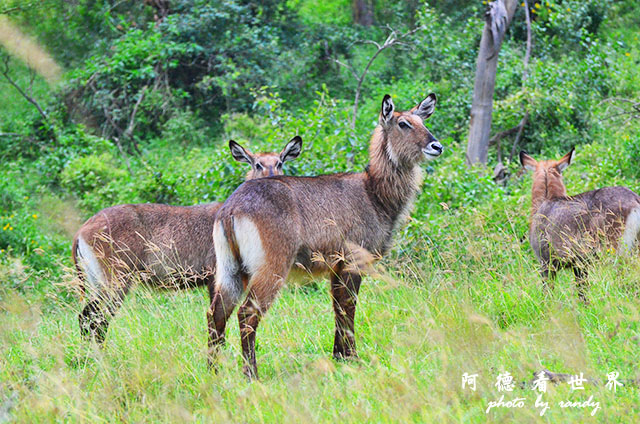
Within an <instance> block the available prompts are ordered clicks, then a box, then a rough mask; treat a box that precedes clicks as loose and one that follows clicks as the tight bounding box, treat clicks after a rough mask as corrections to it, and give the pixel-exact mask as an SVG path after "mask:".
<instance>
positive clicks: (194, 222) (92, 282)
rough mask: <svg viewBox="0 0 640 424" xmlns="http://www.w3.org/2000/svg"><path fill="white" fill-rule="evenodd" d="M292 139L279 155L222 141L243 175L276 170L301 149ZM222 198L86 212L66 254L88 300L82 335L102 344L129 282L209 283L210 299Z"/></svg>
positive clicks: (82, 316)
mask: <svg viewBox="0 0 640 424" xmlns="http://www.w3.org/2000/svg"><path fill="white" fill-rule="evenodd" d="M301 146H302V139H301V138H300V137H298V136H296V137H294V138H293V139H292V140H291V141H290V142H289V143H288V144H287V145H286V147H285V148H284V149H283V150H282V152H280V153H258V154H252V153H251V152H250V151H248V150H246V149H244V148H243V147H242V146H241V145H239V144H238V143H236V142H235V141H233V140H231V141H229V148H230V149H231V153H232V154H233V157H234V158H235V159H236V160H237V161H240V162H247V163H249V164H250V165H251V171H249V173H248V174H247V176H246V179H247V180H250V179H256V178H262V177H269V176H274V175H281V174H282V165H283V163H284V162H286V161H289V160H293V159H295V158H296V157H298V155H299V154H300V151H301ZM221 206H222V203H209V204H204V205H195V206H170V205H162V204H154V203H145V204H137V205H117V206H113V207H110V208H106V209H103V210H102V211H100V212H98V213H97V214H95V215H94V216H93V217H91V218H90V219H89V220H88V221H87V222H85V223H84V225H83V226H82V227H81V228H80V230H78V232H77V233H76V235H75V237H74V239H73V247H72V257H73V261H74V263H75V265H76V269H77V270H78V275H79V276H80V280H81V281H82V282H83V285H84V287H83V288H84V289H85V290H86V289H89V290H88V291H89V295H90V301H89V303H88V304H87V305H86V306H85V308H84V309H83V311H82V313H81V314H80V316H79V320H80V331H81V333H82V335H83V336H85V337H87V336H90V335H94V337H95V339H96V340H97V341H98V342H100V343H101V342H103V341H104V338H105V335H106V332H107V328H108V325H109V322H108V321H109V319H110V318H111V317H112V316H113V315H114V314H115V312H116V311H117V309H118V308H119V307H120V305H121V304H122V301H123V300H124V297H125V296H126V294H127V292H128V291H129V289H130V288H131V286H132V285H133V284H134V282H136V281H140V280H142V281H146V282H148V283H150V284H153V285H155V286H158V287H163V286H164V287H195V286H204V285H206V286H208V288H209V294H210V296H213V285H214V278H213V275H214V270H215V262H216V260H215V252H214V250H213V237H212V229H213V223H214V219H215V215H216V212H217V211H218V209H219V208H220V207H221Z"/></svg>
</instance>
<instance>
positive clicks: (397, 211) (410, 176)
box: [365, 125, 422, 223]
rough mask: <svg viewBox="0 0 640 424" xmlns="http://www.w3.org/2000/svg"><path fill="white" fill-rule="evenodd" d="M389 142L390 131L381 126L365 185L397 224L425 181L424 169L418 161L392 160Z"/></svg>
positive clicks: (371, 148) (373, 148)
mask: <svg viewBox="0 0 640 424" xmlns="http://www.w3.org/2000/svg"><path fill="white" fill-rule="evenodd" d="M388 143H389V140H388V134H387V133H386V132H385V131H384V129H383V128H382V127H381V126H380V125H378V127H377V128H376V130H375V131H374V133H373V137H372V138H371V147H370V150H369V166H368V168H367V170H366V171H365V185H366V187H367V190H368V191H369V192H370V193H371V194H372V195H373V196H374V197H375V199H376V200H377V203H378V204H379V205H380V207H381V208H382V210H383V211H384V212H385V213H386V214H387V215H388V216H389V218H390V219H391V220H392V221H393V222H394V223H396V221H397V220H398V218H399V217H401V215H403V214H405V213H406V212H407V211H408V209H409V208H410V207H411V205H412V203H413V201H414V199H415V196H416V193H417V192H418V190H419V188H420V185H421V184H422V170H421V169H420V166H419V164H418V163H413V164H406V163H403V162H398V161H397V159H396V160H395V161H392V160H391V158H390V156H389V151H388V150H387V144H388Z"/></svg>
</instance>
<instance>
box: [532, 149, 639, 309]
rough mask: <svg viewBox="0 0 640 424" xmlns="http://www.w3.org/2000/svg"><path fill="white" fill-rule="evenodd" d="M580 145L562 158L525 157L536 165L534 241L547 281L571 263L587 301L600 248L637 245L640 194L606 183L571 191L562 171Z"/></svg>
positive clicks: (582, 297)
mask: <svg viewBox="0 0 640 424" xmlns="http://www.w3.org/2000/svg"><path fill="white" fill-rule="evenodd" d="M573 155H574V150H571V151H570V152H569V153H567V154H566V155H565V156H564V157H562V159H560V160H546V161H541V162H538V161H536V160H535V159H533V158H532V157H531V156H529V155H528V154H526V153H524V152H520V162H521V164H522V166H523V167H524V168H525V169H528V170H531V171H533V187H532V189H531V227H530V232H529V238H530V242H531V247H532V248H533V251H534V253H535V255H536V257H537V258H538V261H539V262H540V273H541V276H542V278H543V279H544V280H545V283H547V282H548V281H549V280H553V278H554V277H555V273H556V271H558V270H559V269H561V268H571V269H572V270H573V272H574V274H575V276H576V279H577V284H578V295H579V296H580V299H581V300H582V301H584V302H587V297H586V277H587V272H586V270H585V266H586V265H587V264H588V262H589V261H590V260H592V259H593V258H594V254H595V253H597V251H598V250H600V249H602V248H603V247H604V248H612V249H616V250H620V251H625V252H630V251H633V250H634V249H635V248H636V247H637V244H638V237H639V235H640V196H638V195H637V194H636V193H634V192H633V191H631V190H629V189H628V188H626V187H604V188H601V189H597V190H593V191H588V192H585V193H581V194H577V195H574V196H567V190H566V188H565V186H564V183H563V181H562V172H563V171H564V170H565V169H566V168H567V167H568V166H569V165H570V164H571V160H572V159H573Z"/></svg>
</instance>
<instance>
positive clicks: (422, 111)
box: [411, 93, 438, 121]
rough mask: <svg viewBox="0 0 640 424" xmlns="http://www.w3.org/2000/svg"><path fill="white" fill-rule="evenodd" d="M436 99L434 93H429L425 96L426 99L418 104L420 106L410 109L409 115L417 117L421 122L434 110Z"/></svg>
mask: <svg viewBox="0 0 640 424" xmlns="http://www.w3.org/2000/svg"><path fill="white" fill-rule="evenodd" d="M437 99H438V98H437V97H436V95H435V94H434V93H431V94H429V95H428V96H427V98H426V99H424V100H423V101H421V102H420V104H419V105H418V106H416V107H414V108H413V109H411V113H413V114H414V115H418V116H419V117H420V118H422V120H423V121H424V120H426V119H427V118H428V117H430V116H431V114H432V113H433V111H434V110H435V109H436V100H437Z"/></svg>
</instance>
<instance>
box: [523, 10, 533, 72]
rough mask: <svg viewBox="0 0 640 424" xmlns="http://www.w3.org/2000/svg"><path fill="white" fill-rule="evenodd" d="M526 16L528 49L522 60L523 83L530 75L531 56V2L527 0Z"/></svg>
mask: <svg viewBox="0 0 640 424" xmlns="http://www.w3.org/2000/svg"><path fill="white" fill-rule="evenodd" d="M524 17H525V21H526V23H527V49H526V50H525V53H524V59H523V61H522V85H524V83H525V81H526V80H527V77H528V75H527V72H528V67H529V58H530V57H531V16H529V4H528V3H527V0H524Z"/></svg>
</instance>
